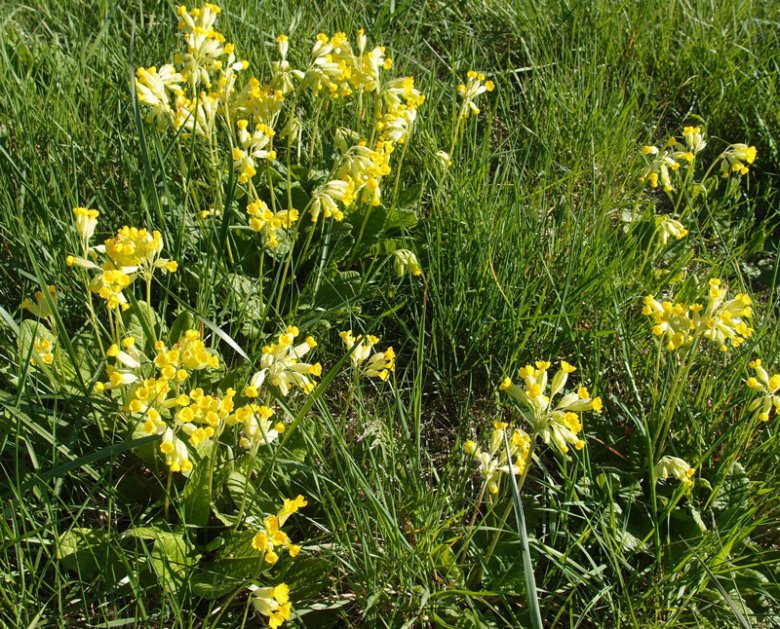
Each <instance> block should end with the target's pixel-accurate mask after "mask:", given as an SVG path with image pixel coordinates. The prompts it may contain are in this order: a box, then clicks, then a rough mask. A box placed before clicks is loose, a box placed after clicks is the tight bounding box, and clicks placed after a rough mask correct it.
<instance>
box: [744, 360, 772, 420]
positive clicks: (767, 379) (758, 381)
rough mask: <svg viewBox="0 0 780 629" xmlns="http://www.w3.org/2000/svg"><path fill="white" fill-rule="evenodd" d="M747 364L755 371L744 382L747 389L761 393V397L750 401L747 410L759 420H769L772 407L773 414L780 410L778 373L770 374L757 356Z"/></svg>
mask: <svg viewBox="0 0 780 629" xmlns="http://www.w3.org/2000/svg"><path fill="white" fill-rule="evenodd" d="M748 366H749V367H750V368H751V369H753V370H754V371H755V372H756V375H755V376H751V377H749V378H748V379H747V380H746V381H745V384H746V385H747V386H748V388H749V389H752V390H754V391H757V392H758V393H761V394H762V395H761V397H759V398H757V399H755V400H753V401H752V402H751V403H750V405H749V406H748V411H750V412H751V413H754V415H755V416H756V417H758V419H760V420H761V421H764V422H766V421H769V417H770V415H771V413H772V409H774V411H775V414H777V413H778V412H780V395H778V390H780V374H772V375H771V376H770V375H769V373H768V372H767V370H766V369H764V367H763V365H762V364H761V360H760V359H758V358H756V359H755V360H752V361H750V363H749V365H748Z"/></svg>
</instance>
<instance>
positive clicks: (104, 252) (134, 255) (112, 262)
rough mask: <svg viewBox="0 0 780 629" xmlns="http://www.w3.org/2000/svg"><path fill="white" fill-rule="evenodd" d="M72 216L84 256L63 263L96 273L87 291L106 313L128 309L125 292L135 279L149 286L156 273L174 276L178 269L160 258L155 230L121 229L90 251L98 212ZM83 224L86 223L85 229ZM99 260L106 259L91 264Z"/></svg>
mask: <svg viewBox="0 0 780 629" xmlns="http://www.w3.org/2000/svg"><path fill="white" fill-rule="evenodd" d="M73 213H74V215H75V217H76V229H77V231H78V233H79V236H80V237H81V238H82V246H83V252H82V255H80V256H74V255H69V256H68V257H67V258H66V259H65V263H66V264H67V265H68V266H69V267H77V268H83V269H87V270H90V271H97V273H96V275H95V276H94V277H93V278H92V280H91V281H90V283H89V289H90V291H91V292H93V293H96V294H97V295H99V296H100V297H101V298H102V299H105V300H106V305H107V306H108V308H109V310H116V309H117V308H121V310H127V309H128V308H129V305H128V303H127V297H125V295H124V290H125V289H127V288H128V287H129V286H130V284H132V283H133V280H134V279H135V278H136V277H137V276H140V277H142V278H143V279H144V280H145V281H146V282H151V280H152V276H153V275H154V272H155V271H157V270H161V271H162V272H164V273H173V272H175V271H176V270H177V269H178V266H179V265H178V263H177V262H175V261H174V260H169V259H167V258H161V257H160V254H161V253H162V250H163V239H162V234H160V232H158V231H157V230H154V231H152V232H150V231H148V230H146V229H144V228H140V229H139V228H137V227H128V226H124V227H122V228H121V229H119V231H117V233H116V235H115V236H114V237H112V238H108V239H107V240H106V241H105V242H104V243H103V244H102V245H96V246H94V247H90V246H89V239H90V238H91V236H92V234H93V233H94V231H95V227H96V225H97V211H96V210H85V209H84V208H75V209H74V210H73ZM85 213H86V214H85ZM92 213H94V214H92ZM85 216H86V218H85ZM85 221H89V223H88V224H87V225H86V227H85ZM98 256H104V257H105V259H104V261H103V262H102V263H101V264H97V263H96V262H95V261H94V260H96V259H98Z"/></svg>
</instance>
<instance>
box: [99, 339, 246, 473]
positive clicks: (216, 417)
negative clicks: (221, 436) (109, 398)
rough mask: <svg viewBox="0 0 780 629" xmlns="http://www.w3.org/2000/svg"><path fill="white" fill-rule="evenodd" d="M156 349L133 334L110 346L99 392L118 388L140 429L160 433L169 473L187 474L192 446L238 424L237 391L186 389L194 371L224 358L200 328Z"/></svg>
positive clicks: (212, 366) (214, 365)
mask: <svg viewBox="0 0 780 629" xmlns="http://www.w3.org/2000/svg"><path fill="white" fill-rule="evenodd" d="M154 350H155V355H154V357H152V358H150V357H147V356H146V355H145V354H144V353H143V352H142V351H141V350H140V349H139V348H138V345H137V344H136V342H135V339H133V338H132V337H125V338H123V339H122V340H121V342H120V343H114V344H112V345H111V346H109V348H108V349H107V351H106V362H107V365H106V374H107V376H108V381H107V382H97V383H96V384H95V392H96V393H99V394H100V393H104V392H108V391H113V390H117V391H119V392H120V393H121V395H122V398H123V399H124V400H125V404H124V410H125V411H126V412H127V413H128V414H129V416H130V418H131V423H132V425H133V426H134V427H135V431H136V432H137V433H138V434H139V435H159V436H160V447H159V450H160V452H161V453H162V455H163V456H164V458H165V463H166V465H167V466H168V469H169V471H171V472H181V473H182V474H185V475H188V474H189V473H190V472H191V471H192V469H193V465H192V462H191V461H190V458H189V451H188V444H189V446H192V447H196V446H198V445H199V444H200V443H202V442H204V441H207V440H208V439H212V438H214V437H215V436H216V435H217V434H218V433H219V432H220V431H221V430H222V427H223V426H225V425H232V424H233V423H235V422H233V421H232V417H233V415H232V414H233V410H234V401H233V398H234V397H235V391H234V390H233V389H227V391H226V392H225V395H224V396H222V397H218V396H213V395H209V394H206V393H205V392H204V391H203V389H202V388H200V387H192V385H190V387H187V388H184V387H185V385H186V383H187V381H188V379H189V378H190V376H191V374H192V372H194V371H202V370H214V369H217V368H218V367H219V365H220V360H219V356H218V355H217V354H216V353H215V352H214V351H213V350H210V349H207V348H206V346H205V343H204V342H203V340H202V339H201V336H200V333H199V332H198V331H197V330H186V331H185V332H184V334H183V335H182V337H181V338H180V339H179V340H178V341H177V342H176V343H174V344H173V345H171V346H170V347H168V346H167V345H166V344H165V343H164V342H163V341H157V343H156V344H155V346H154ZM185 440H186V441H185Z"/></svg>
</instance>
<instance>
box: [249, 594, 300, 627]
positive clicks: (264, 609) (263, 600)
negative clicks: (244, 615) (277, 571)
mask: <svg viewBox="0 0 780 629" xmlns="http://www.w3.org/2000/svg"><path fill="white" fill-rule="evenodd" d="M249 589H250V592H251V593H250V595H249V599H250V600H251V601H252V606H253V607H254V608H255V611H256V612H257V613H258V614H260V615H262V616H266V617H267V618H268V626H269V627H270V628H271V629H277V627H281V626H282V625H283V624H284V622H285V621H286V620H289V618H290V614H291V613H292V604H291V603H290V588H289V587H288V586H287V585H286V584H284V583H280V584H279V585H277V586H276V587H257V586H255V585H252V586H250V588H249Z"/></svg>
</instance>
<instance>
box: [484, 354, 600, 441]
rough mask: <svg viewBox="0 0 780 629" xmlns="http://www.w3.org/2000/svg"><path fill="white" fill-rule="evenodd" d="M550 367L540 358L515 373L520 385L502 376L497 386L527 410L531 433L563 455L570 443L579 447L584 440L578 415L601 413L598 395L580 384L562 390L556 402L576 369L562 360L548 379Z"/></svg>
mask: <svg viewBox="0 0 780 629" xmlns="http://www.w3.org/2000/svg"><path fill="white" fill-rule="evenodd" d="M550 366H551V365H550V363H549V362H547V361H542V360H540V361H536V363H535V366H534V365H526V366H525V367H521V368H520V369H519V371H518V375H519V376H520V378H522V380H523V384H522V385H520V384H515V383H513V382H512V380H511V378H505V379H504V381H503V382H502V383H501V384H500V386H499V389H500V390H501V391H504V392H505V393H507V394H508V395H509V396H511V397H512V398H514V399H515V400H517V401H518V402H520V403H521V404H522V405H523V406H524V407H525V408H526V409H527V410H528V411H530V413H529V414H528V415H527V417H528V420H529V423H530V426H531V433H532V434H533V435H535V436H539V437H540V438H541V439H542V441H544V443H546V444H548V445H549V444H550V443H552V444H554V445H555V447H556V448H558V450H559V451H560V452H561V453H562V454H566V453H567V452H568V451H569V445H573V446H574V447H575V448H576V449H577V450H581V449H582V448H584V447H585V441H584V440H583V439H582V438H581V436H580V433H581V432H582V422H581V420H580V414H581V413H583V412H585V411H595V412H596V413H601V410H602V403H601V398H600V397H591V395H590V393H589V392H588V389H587V388H585V387H584V386H580V387H579V388H578V389H577V391H573V392H569V393H565V394H564V395H563V396H562V397H561V398H560V399H559V400H558V401H557V403H556V402H555V397H556V396H557V395H558V394H560V393H563V392H564V387H565V386H566V383H567V381H568V378H569V374H571V373H573V372H574V371H576V368H575V367H574V366H573V365H570V364H569V363H567V362H566V361H565V360H562V361H561V363H560V367H559V369H558V371H557V372H556V373H555V375H554V376H553V378H552V381H551V382H548V373H547V372H548V370H549V369H550ZM548 384H549V395H548Z"/></svg>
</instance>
